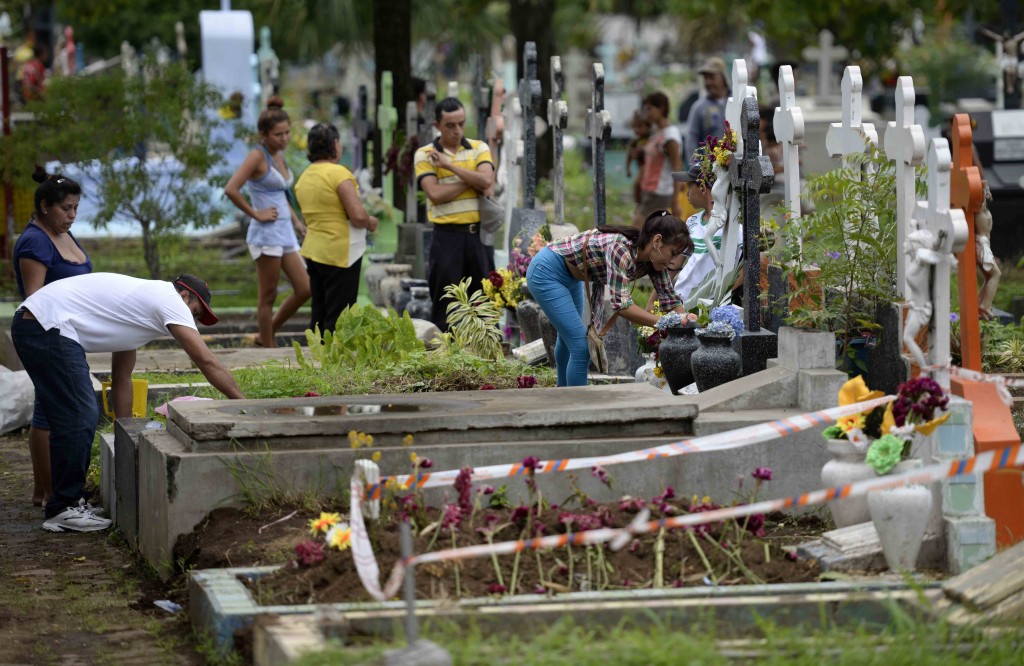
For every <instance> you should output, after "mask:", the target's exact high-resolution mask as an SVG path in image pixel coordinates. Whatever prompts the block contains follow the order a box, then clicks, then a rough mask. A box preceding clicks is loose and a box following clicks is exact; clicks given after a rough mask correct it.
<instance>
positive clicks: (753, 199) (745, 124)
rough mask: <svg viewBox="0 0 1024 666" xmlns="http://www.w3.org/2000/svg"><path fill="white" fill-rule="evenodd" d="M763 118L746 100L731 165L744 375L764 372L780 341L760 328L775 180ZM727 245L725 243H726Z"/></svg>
mask: <svg viewBox="0 0 1024 666" xmlns="http://www.w3.org/2000/svg"><path fill="white" fill-rule="evenodd" d="M760 126H761V115H760V113H759V112H758V109H757V101H756V100H755V99H754V98H753V97H747V98H746V99H744V100H743V116H742V118H741V119H740V132H741V133H742V134H743V137H744V151H743V157H742V159H740V158H739V156H738V154H737V155H736V156H734V157H733V159H732V161H731V162H730V163H729V180H730V183H731V185H732V186H733V188H734V190H739V193H740V203H741V205H742V210H743V254H744V264H743V319H744V321H743V324H744V328H745V330H744V331H743V334H742V335H741V336H740V359H741V362H742V373H743V375H750V374H753V373H755V372H758V371H760V370H764V369H765V367H766V364H767V361H768V359H769V358H772V357H774V356H775V354H776V351H777V345H778V341H777V339H776V337H775V334H773V333H772V332H771V331H766V330H762V329H761V282H760V278H761V251H760V248H759V246H758V243H759V242H760V239H761V198H760V195H761V194H764V193H766V192H768V191H770V190H771V188H772V183H773V182H774V180H775V171H774V170H773V169H772V160H771V158H770V157H768V156H767V155H760V154H759V153H760V151H759V150H758V146H759V145H760V142H761V139H760V135H759V130H760ZM723 245H724V243H723Z"/></svg>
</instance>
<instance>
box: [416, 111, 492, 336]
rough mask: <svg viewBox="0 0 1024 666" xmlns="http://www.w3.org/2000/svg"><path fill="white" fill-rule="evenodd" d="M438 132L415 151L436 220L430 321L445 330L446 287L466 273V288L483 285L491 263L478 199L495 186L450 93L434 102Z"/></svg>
mask: <svg viewBox="0 0 1024 666" xmlns="http://www.w3.org/2000/svg"><path fill="white" fill-rule="evenodd" d="M434 118H435V123H434V125H435V127H437V129H438V130H439V131H440V132H441V135H440V136H439V137H438V138H437V139H435V140H434V142H433V143H432V144H430V145H427V146H421V147H420V148H419V149H417V150H416V156H415V158H414V161H413V164H414V167H415V172H416V182H417V183H418V184H419V188H420V189H421V190H423V191H424V192H425V193H426V195H427V202H428V203H427V218H428V219H429V220H430V221H431V222H432V223H433V224H434V233H433V234H432V237H431V240H430V263H429V266H428V268H427V282H428V285H429V287H430V299H431V300H432V301H433V305H434V307H433V312H432V313H431V321H433V322H434V324H435V325H436V326H437V327H438V328H439V329H441V331H442V332H447V331H448V314H447V307H448V303H449V302H450V301H449V300H448V299H447V298H445V295H444V290H445V287H447V286H449V285H453V284H459V282H461V281H462V280H464V279H465V278H467V277H468V278H470V284H469V293H473V292H474V291H477V290H479V289H480V288H481V285H480V281H481V280H483V279H484V278H485V277H486V276H487V272H488V270H489V266H490V262H489V257H488V254H487V249H486V248H485V247H484V244H483V241H482V240H481V239H480V202H479V198H480V197H482V196H485V195H488V194H491V192H492V188H493V187H494V160H493V159H492V158H491V151H490V148H488V147H487V144H486V143H485V142H483V141H475V140H473V139H467V138H466V110H465V109H464V108H463V106H462V102H460V101H459V100H458V99H456V98H454V97H448V98H445V99H443V100H441V101H440V102H438V103H437V106H436V107H434Z"/></svg>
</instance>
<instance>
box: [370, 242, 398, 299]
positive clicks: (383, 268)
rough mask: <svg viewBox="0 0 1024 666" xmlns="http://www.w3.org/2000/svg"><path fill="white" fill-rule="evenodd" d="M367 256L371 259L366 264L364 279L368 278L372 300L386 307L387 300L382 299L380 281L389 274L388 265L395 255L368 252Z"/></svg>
mask: <svg viewBox="0 0 1024 666" xmlns="http://www.w3.org/2000/svg"><path fill="white" fill-rule="evenodd" d="M366 257H367V259H369V260H370V263H369V264H368V265H367V266H366V270H364V271H363V279H364V280H366V288H367V290H369V292H370V300H371V301H373V304H374V305H376V306H377V307H379V308H380V307H384V306H385V305H387V301H384V300H381V297H380V281H381V280H383V279H384V278H385V277H386V276H387V274H388V271H387V265H388V264H390V263H391V262H392V261H394V260H395V255H393V254H368V255H366Z"/></svg>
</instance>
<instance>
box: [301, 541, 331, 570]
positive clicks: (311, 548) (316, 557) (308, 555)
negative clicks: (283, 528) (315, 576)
mask: <svg viewBox="0 0 1024 666" xmlns="http://www.w3.org/2000/svg"><path fill="white" fill-rule="evenodd" d="M295 556H296V557H298V558H299V564H301V565H302V566H304V567H311V566H313V565H314V564H319V563H320V562H323V561H324V545H323V544H322V543H319V542H316V541H303V542H302V543H297V544H295Z"/></svg>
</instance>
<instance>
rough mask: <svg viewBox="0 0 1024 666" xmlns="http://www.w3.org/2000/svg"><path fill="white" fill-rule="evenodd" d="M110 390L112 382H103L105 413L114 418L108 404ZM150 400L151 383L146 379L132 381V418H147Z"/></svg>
mask: <svg viewBox="0 0 1024 666" xmlns="http://www.w3.org/2000/svg"><path fill="white" fill-rule="evenodd" d="M109 388H110V382H103V385H102V391H101V392H102V393H103V413H104V414H106V415H107V416H109V417H110V418H114V412H113V410H112V409H110V405H109V404H108V403H107V389H109ZM148 400H149V382H148V381H147V380H145V379H133V380H132V416H134V417H135V418H143V417H145V416H146V402H147V401H148Z"/></svg>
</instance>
